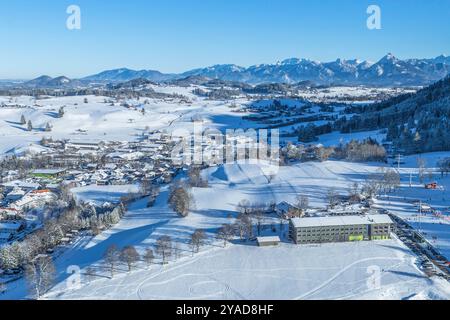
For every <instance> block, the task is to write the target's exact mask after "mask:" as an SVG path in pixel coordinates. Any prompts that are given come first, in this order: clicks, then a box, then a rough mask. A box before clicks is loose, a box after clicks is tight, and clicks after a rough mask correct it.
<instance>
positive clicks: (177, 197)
mask: <svg viewBox="0 0 450 320" xmlns="http://www.w3.org/2000/svg"><path fill="white" fill-rule="evenodd" d="M192 201H193V200H192V195H191V193H190V191H189V190H188V188H187V187H186V186H183V185H176V186H174V187H172V188H171V190H170V195H169V205H170V208H171V209H172V210H173V211H175V212H176V213H178V214H179V215H180V216H181V217H187V216H188V215H189V210H190V209H191V206H192Z"/></svg>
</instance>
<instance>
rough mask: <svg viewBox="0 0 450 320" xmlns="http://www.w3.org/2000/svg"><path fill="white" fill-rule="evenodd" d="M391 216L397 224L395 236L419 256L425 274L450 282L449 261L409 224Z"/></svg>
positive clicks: (420, 265)
mask: <svg viewBox="0 0 450 320" xmlns="http://www.w3.org/2000/svg"><path fill="white" fill-rule="evenodd" d="M389 215H390V217H391V218H392V220H393V221H394V222H395V228H394V232H395V234H396V235H397V237H398V238H399V239H400V240H401V241H402V242H403V243H404V244H405V245H406V246H407V247H408V248H409V249H410V250H411V251H413V252H414V253H415V254H416V255H417V256H418V263H419V267H420V268H421V269H422V270H423V272H424V273H425V274H426V275H427V276H429V277H432V276H439V277H442V278H444V279H446V280H447V281H450V265H449V261H448V260H447V259H446V258H445V257H444V256H442V255H441V254H440V253H439V252H438V251H437V250H436V249H435V248H434V247H433V246H432V245H431V244H430V243H428V242H427V241H426V239H425V238H424V237H423V236H422V235H421V234H420V233H419V232H418V231H417V230H414V229H413V228H412V227H411V226H410V225H409V224H408V223H407V222H405V221H404V220H403V219H401V218H400V217H398V216H396V215H393V214H389Z"/></svg>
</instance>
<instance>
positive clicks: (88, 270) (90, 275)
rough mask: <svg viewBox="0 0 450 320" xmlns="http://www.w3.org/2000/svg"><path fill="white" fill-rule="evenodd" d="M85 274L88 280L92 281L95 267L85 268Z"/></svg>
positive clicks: (95, 274)
mask: <svg viewBox="0 0 450 320" xmlns="http://www.w3.org/2000/svg"><path fill="white" fill-rule="evenodd" d="M85 274H86V276H87V278H88V282H92V281H94V279H95V277H96V276H97V272H96V271H95V268H94V267H92V266H89V267H87V268H86V272H85Z"/></svg>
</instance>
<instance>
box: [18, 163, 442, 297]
mask: <svg viewBox="0 0 450 320" xmlns="http://www.w3.org/2000/svg"><path fill="white" fill-rule="evenodd" d="M376 169H377V167H376V166H371V165H362V164H358V165H355V164H351V163H346V162H333V161H330V162H325V163H307V164H299V165H296V166H294V167H292V168H287V167H286V168H281V170H280V172H279V173H278V175H277V178H276V179H274V181H272V183H270V184H269V183H268V181H267V180H265V179H264V177H262V176H261V175H258V174H257V173H256V172H257V168H251V167H243V166H239V165H227V166H224V167H218V168H212V169H209V170H208V172H207V173H208V175H209V180H210V186H209V188H205V189H195V190H194V192H193V193H194V196H195V202H196V208H195V210H193V212H192V213H191V214H190V215H189V216H188V217H187V218H185V219H182V218H179V217H178V216H177V215H176V214H175V213H173V212H172V211H171V210H170V209H169V208H168V207H167V195H168V194H167V190H163V192H162V193H161V195H160V197H159V198H158V199H157V203H156V205H155V207H153V208H145V204H146V201H145V200H142V201H140V202H137V203H135V204H134V205H133V206H132V207H131V208H130V211H129V213H128V214H127V215H126V217H125V218H124V219H123V220H122V221H121V222H120V223H119V224H118V225H117V226H115V227H114V228H113V229H111V230H109V231H106V232H104V233H103V234H101V235H99V236H97V237H95V238H93V239H90V238H82V239H80V240H79V241H78V242H77V243H76V244H74V245H73V246H72V247H71V248H69V249H68V250H67V251H65V252H64V253H63V254H62V255H61V256H60V257H59V258H58V259H57V260H56V266H57V269H58V282H59V284H58V285H57V286H56V287H55V288H54V289H53V290H52V291H51V292H50V293H49V294H48V295H47V296H46V298H47V299H414V298H417V299H449V298H450V287H449V285H448V283H446V282H442V281H441V280H439V279H428V278H426V277H425V276H424V274H423V273H422V272H421V271H420V270H419V269H418V268H417V266H416V265H415V262H416V261H415V259H416V257H415V256H414V255H413V254H412V252H411V251H409V250H408V249H407V248H406V247H405V246H404V245H403V244H402V243H401V242H399V241H398V240H396V239H393V240H390V241H381V242H364V243H343V244H324V245H321V246H296V245H294V244H291V243H288V242H284V243H283V244H282V245H281V246H280V247H277V248H259V247H256V246H255V244H254V243H240V242H238V241H234V242H233V244H230V245H228V247H227V248H226V249H224V248H223V247H222V242H220V241H218V240H216V239H215V238H214V234H215V233H216V230H217V228H218V227H220V226H221V225H222V224H224V223H229V222H231V221H230V219H233V218H232V217H230V214H231V215H232V216H234V214H233V212H234V209H235V206H236V204H237V203H238V201H239V200H240V199H244V198H250V199H251V200H252V201H254V202H266V201H270V200H272V199H276V200H277V201H282V200H288V201H289V200H292V199H293V197H294V196H295V195H296V194H297V193H298V192H302V193H304V194H308V195H309V196H310V197H311V202H312V205H314V206H324V201H325V195H326V190H327V188H328V187H330V186H331V185H333V186H334V187H336V190H337V191H340V192H345V191H346V190H347V188H348V185H349V183H350V182H351V181H352V180H354V181H358V180H359V179H362V178H363V177H364V176H365V175H367V173H368V172H374V171H376ZM86 194H87V195H88V194H89V193H86ZM268 222H269V223H270V220H268ZM273 223H274V224H277V223H278V221H276V222H273ZM196 228H202V229H204V230H206V231H207V234H208V237H209V238H208V244H207V245H206V246H205V247H204V248H203V249H202V252H201V253H199V254H196V255H194V256H193V257H192V254H191V251H190V248H189V246H188V244H187V242H188V239H189V236H190V235H191V234H192V232H193V231H194V230H195V229H196ZM284 228H286V226H284ZM286 231H287V229H284V232H286ZM269 232H270V231H269ZM278 232H279V231H278ZM161 235H170V236H171V237H172V239H173V241H174V242H176V243H178V255H179V257H178V259H177V260H176V261H174V260H175V256H174V257H173V258H172V260H173V261H172V262H170V263H169V264H168V265H166V266H164V267H162V266H161V265H160V264H159V263H160V260H158V259H157V260H156V261H155V262H156V264H155V265H154V266H153V267H151V268H150V269H147V267H146V266H145V265H144V264H143V263H141V264H140V265H139V266H138V268H137V269H136V270H135V271H132V272H131V273H128V272H126V270H125V269H126V268H125V266H121V267H120V268H119V269H120V271H119V273H118V275H117V276H116V277H115V278H114V279H112V280H111V279H108V277H107V275H108V272H107V271H106V270H105V267H104V265H103V264H102V256H103V254H104V252H105V250H106V248H107V247H108V246H110V245H111V244H116V245H118V246H119V247H124V246H127V245H134V246H136V248H137V249H138V250H139V251H140V252H141V253H143V251H144V250H145V249H146V248H149V247H153V246H154V244H155V241H156V239H157V238H158V237H159V236H161ZM72 265H75V266H79V267H80V268H81V270H82V271H81V273H82V275H83V274H84V273H85V272H86V268H87V267H93V268H94V269H95V270H96V273H97V275H96V276H94V277H83V276H82V286H81V288H75V289H74V288H70V287H69V288H68V287H67V285H68V283H69V284H70V283H72V281H71V278H68V277H69V274H68V273H67V272H66V271H67V268H68V267H69V266H72ZM374 270H375V271H374ZM373 272H379V274H380V275H381V278H380V279H381V282H380V286H379V287H378V286H375V287H373V286H371V285H370V283H371V281H372V277H373ZM14 285H16V286H17V287H16V288H11V289H12V291H11V293H10V294H11V297H16V298H17V297H21V296H23V295H24V294H25V292H24V289H23V286H21V285H20V282H18V283H16V284H14Z"/></svg>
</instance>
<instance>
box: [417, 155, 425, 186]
mask: <svg viewBox="0 0 450 320" xmlns="http://www.w3.org/2000/svg"><path fill="white" fill-rule="evenodd" d="M417 167H418V168H419V181H420V183H423V181H424V179H425V171H426V167H427V162H426V160H425V159H424V158H417Z"/></svg>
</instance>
